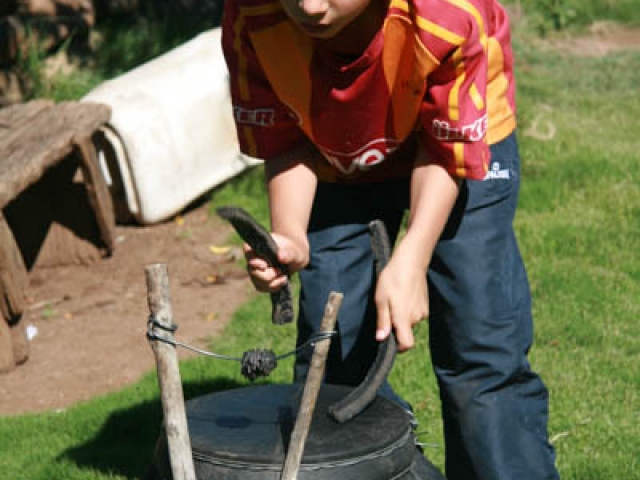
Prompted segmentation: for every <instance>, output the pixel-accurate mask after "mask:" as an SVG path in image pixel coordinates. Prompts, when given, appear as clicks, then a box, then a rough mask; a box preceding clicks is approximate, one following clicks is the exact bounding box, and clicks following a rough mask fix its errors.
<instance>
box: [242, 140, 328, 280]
mask: <svg viewBox="0 0 640 480" xmlns="http://www.w3.org/2000/svg"><path fill="white" fill-rule="evenodd" d="M317 155H318V154H317V153H316V151H315V149H314V148H313V147H311V146H310V145H309V144H308V143H303V144H301V145H300V146H298V147H296V148H295V149H293V150H292V151H290V152H288V153H286V154H284V155H280V156H278V157H276V158H273V159H270V160H269V161H267V162H265V172H266V177H267V191H268V194H269V210H270V215H271V232H272V236H273V238H274V240H275V242H276V243H277V244H278V247H279V250H278V259H279V260H280V261H281V262H282V263H284V264H286V265H288V266H289V273H294V272H297V271H299V270H302V269H303V268H304V267H305V266H306V265H307V264H308V263H309V243H308V240H307V227H308V225H309V216H310V214H311V206H312V203H313V197H314V195H315V191H316V185H317V178H316V175H315V173H314V169H313V163H314V160H315V159H316V158H317ZM245 255H246V257H247V265H248V269H249V273H250V275H251V279H252V281H253V284H254V285H255V287H256V288H257V289H258V290H259V291H275V290H278V289H279V288H281V287H282V286H283V285H284V284H285V283H286V282H287V276H286V275H284V274H283V272H280V271H279V270H277V269H275V268H273V267H272V266H270V265H269V264H267V262H266V261H264V259H261V258H259V257H256V256H255V255H254V254H253V252H252V251H251V248H250V247H248V246H247V245H245Z"/></svg>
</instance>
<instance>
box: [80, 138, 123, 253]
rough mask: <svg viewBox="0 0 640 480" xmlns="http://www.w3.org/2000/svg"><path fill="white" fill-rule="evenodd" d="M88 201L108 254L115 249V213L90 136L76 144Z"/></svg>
mask: <svg viewBox="0 0 640 480" xmlns="http://www.w3.org/2000/svg"><path fill="white" fill-rule="evenodd" d="M75 153H76V155H77V156H78V158H79V160H80V166H81V168H82V175H83V177H84V184H85V187H86V189H87V196H88V197H89V202H90V203H91V207H92V208H93V211H94V212H95V215H96V221H97V222H98V228H99V230H100V236H101V238H102V241H103V242H104V244H105V246H106V247H107V251H108V252H109V254H112V253H113V251H114V250H115V215H114V212H113V201H112V199H111V194H110V193H109V187H108V186H107V183H106V182H105V180H104V176H103V175H102V172H101V171H100V167H99V164H98V157H97V155H96V149H95V147H94V146H93V143H92V141H91V139H90V138H86V139H84V140H82V141H80V142H78V143H77V144H76V150H75Z"/></svg>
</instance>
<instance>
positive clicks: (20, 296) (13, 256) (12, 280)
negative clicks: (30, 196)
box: [0, 211, 29, 322]
mask: <svg viewBox="0 0 640 480" xmlns="http://www.w3.org/2000/svg"><path fill="white" fill-rule="evenodd" d="M28 282H29V279H28V276H27V269H26V267H25V264H24V260H23V259H22V254H21V253H20V249H19V248H18V245H16V242H15V239H14V237H13V233H12V232H11V228H10V227H9V225H8V224H7V221H6V219H5V218H4V215H2V211H0V313H2V316H3V317H4V319H5V320H6V321H7V322H9V321H14V320H15V319H17V318H19V317H20V315H21V314H22V313H23V312H24V311H25V309H26V307H27V299H26V297H25V293H24V292H25V289H26V287H27V285H28ZM3 322H4V321H3Z"/></svg>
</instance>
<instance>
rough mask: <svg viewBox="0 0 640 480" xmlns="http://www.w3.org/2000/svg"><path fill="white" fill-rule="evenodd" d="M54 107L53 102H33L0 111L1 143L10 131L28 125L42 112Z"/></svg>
mask: <svg viewBox="0 0 640 480" xmlns="http://www.w3.org/2000/svg"><path fill="white" fill-rule="evenodd" d="M52 105H53V100H33V101H31V102H29V103H25V104H18V105H12V106H10V107H6V108H3V109H0V142H3V141H4V140H5V136H6V135H8V134H9V131H10V129H11V130H15V129H16V128H19V127H21V126H23V125H26V124H28V123H29V122H30V121H31V119H33V118H34V117H36V116H37V115H38V114H39V113H40V112H42V111H43V110H46V109H47V108H49V107H51V106H52Z"/></svg>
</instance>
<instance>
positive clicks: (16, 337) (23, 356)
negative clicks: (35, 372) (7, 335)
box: [9, 315, 29, 365]
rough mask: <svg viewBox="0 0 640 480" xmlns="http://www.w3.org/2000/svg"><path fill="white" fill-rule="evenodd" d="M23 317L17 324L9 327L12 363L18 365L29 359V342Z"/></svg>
mask: <svg viewBox="0 0 640 480" xmlns="http://www.w3.org/2000/svg"><path fill="white" fill-rule="evenodd" d="M26 323H27V322H26V321H25V319H24V315H22V317H21V318H20V320H19V321H18V322H17V323H14V324H13V325H10V326H9V330H10V331H11V346H12V350H13V362H14V363H15V364H16V365H20V364H22V363H24V362H26V361H27V359H28V358H29V340H28V339H27V327H26V326H25V325H26Z"/></svg>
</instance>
